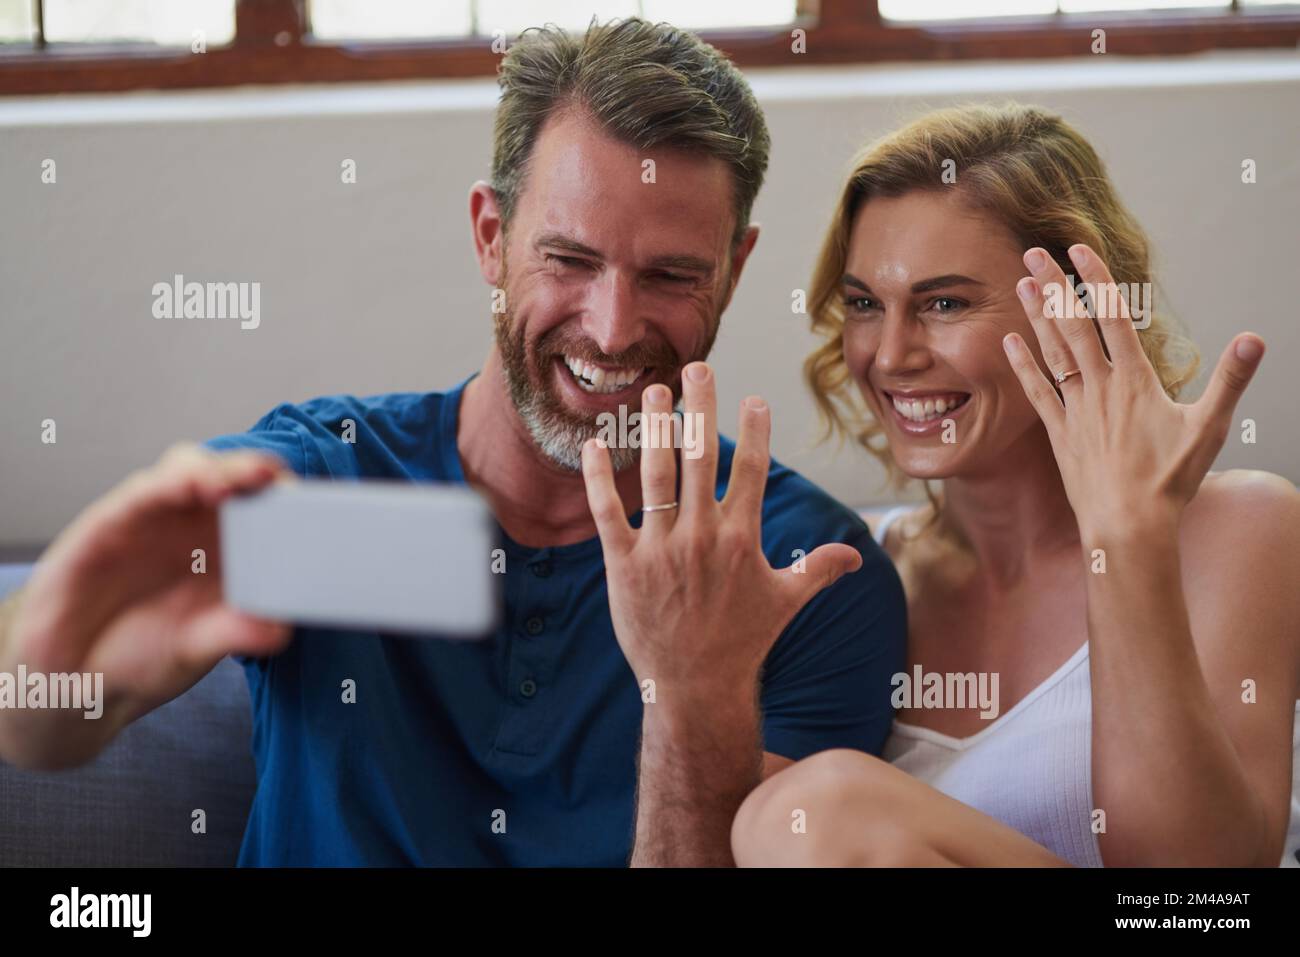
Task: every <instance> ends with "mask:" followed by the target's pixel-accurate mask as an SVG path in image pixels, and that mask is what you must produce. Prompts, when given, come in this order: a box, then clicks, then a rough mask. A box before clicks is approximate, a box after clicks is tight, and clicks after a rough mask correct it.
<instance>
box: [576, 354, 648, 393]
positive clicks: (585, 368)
mask: <svg viewBox="0 0 1300 957" xmlns="http://www.w3.org/2000/svg"><path fill="white" fill-rule="evenodd" d="M564 364H565V365H566V366H568V367H569V371H570V372H572V373H573V377H574V378H575V379H576V380H577V381H578V386H579V387H580V388H581V389H582V390H583V391H585V392H596V393H610V392H621V391H622V390H623V389H626V388H627V387H628V386H630V385H631V384H632V383H633V382H635V381H636V380H637V379H639V378H640V377H641V374H642V373H643V372H645V369H602V368H600V367H599V366H594V365H592V364H591V363H590V362H584V361H583V360H582V359H577V358H574V357H573V356H565V357H564Z"/></svg>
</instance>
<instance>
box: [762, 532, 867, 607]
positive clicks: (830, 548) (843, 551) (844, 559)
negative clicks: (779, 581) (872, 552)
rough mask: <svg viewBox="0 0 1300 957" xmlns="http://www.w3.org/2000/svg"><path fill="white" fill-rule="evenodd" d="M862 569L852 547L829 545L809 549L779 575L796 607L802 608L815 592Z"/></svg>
mask: <svg viewBox="0 0 1300 957" xmlns="http://www.w3.org/2000/svg"><path fill="white" fill-rule="evenodd" d="M861 567H862V555H861V553H860V552H859V551H858V550H857V549H856V548H854V547H853V546H852V545H845V544H844V543H843V542H831V543H830V544H827V545H820V546H818V547H817V548H815V549H813V550H812V552H811V553H809V554H808V555H807V556H805V557H804V558H801V559H799V560H797V561H795V563H794V564H793V565H791V566H790V567H789V568H783V569H782V570H781V572H780V574H781V576H782V578H783V579H784V584H785V587H786V588H787V589H788V590H789V592H790V594H791V596H792V599H793V601H794V603H795V606H796V607H797V608H802V607H803V606H804V605H806V604H808V602H810V601H811V600H812V599H813V596H815V595H816V594H817V593H818V592H820V591H821V590H822V589H824V588H829V587H830V586H831V585H834V584H835V583H836V582H837V581H839V580H840V579H841V578H843V577H844V576H845V575H848V574H851V573H853V572H856V571H857V570H858V569H859V568H861Z"/></svg>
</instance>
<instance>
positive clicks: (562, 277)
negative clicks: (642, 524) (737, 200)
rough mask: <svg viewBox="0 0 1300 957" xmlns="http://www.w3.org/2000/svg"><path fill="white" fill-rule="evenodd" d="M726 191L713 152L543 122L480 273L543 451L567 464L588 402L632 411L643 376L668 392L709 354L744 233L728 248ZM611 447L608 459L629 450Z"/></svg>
mask: <svg viewBox="0 0 1300 957" xmlns="http://www.w3.org/2000/svg"><path fill="white" fill-rule="evenodd" d="M647 161H653V166H650V165H649V164H648V163H647ZM651 171H652V173H653V179H652V181H647V180H651V175H650V172H651ZM732 197H733V181H732V172H731V170H730V168H729V167H728V166H727V164H726V163H724V162H723V161H722V160H720V159H717V158H714V157H706V156H702V155H698V154H693V153H688V152H684V151H681V150H674V149H662V148H656V149H650V150H644V151H642V150H638V149H636V148H635V147H633V146H631V145H629V144H627V143H624V142H620V141H618V140H616V139H613V138H612V137H610V136H609V135H608V134H607V133H606V132H604V131H603V130H602V129H601V128H600V127H599V126H597V125H596V124H595V123H593V122H592V121H591V120H590V119H589V118H587V117H586V116H585V115H583V114H581V113H578V112H576V111H572V110H568V111H562V112H558V113H557V114H555V115H553V116H552V117H551V118H550V119H549V120H548V121H547V122H546V124H545V125H544V126H543V128H542V131H541V133H540V135H539V136H538V138H537V142H536V144H535V146H534V149H533V153H532V156H531V158H530V161H529V167H528V172H527V174H526V176H525V178H524V182H523V187H522V189H521V191H520V194H519V196H518V198H517V201H516V204H515V208H514V213H513V215H512V217H511V219H510V222H509V224H508V226H507V228H506V232H505V245H504V256H503V261H502V262H501V263H500V265H499V273H498V274H497V275H496V276H495V277H493V276H491V275H487V272H486V271H485V275H487V278H488V280H489V281H490V282H494V283H495V284H496V285H497V286H498V287H499V288H501V289H502V290H504V292H505V308H504V311H502V312H500V313H498V314H497V315H496V341H497V347H498V349H499V351H500V353H501V357H502V363H503V366H504V368H505V372H506V378H507V380H508V386H509V389H510V394H511V398H512V400H513V402H514V404H515V407H516V409H517V410H518V412H519V415H520V418H521V419H522V421H523V422H524V424H525V426H526V427H527V429H528V431H529V433H530V434H531V435H532V437H533V439H534V441H535V442H536V443H537V445H538V447H539V448H540V449H541V450H542V451H543V453H544V454H545V455H546V456H547V457H548V458H549V459H550V460H551V461H553V462H555V463H556V464H558V465H561V466H562V467H564V468H568V469H572V470H575V471H577V470H580V468H581V449H582V444H583V442H585V441H586V440H587V439H589V438H591V437H593V436H595V435H596V434H597V433H598V432H599V425H598V421H597V417H598V416H599V415H600V414H601V413H604V412H609V413H613V414H614V415H615V416H617V415H618V412H619V407H620V406H626V407H627V412H628V414H631V413H632V412H635V411H637V410H639V408H640V404H641V392H642V390H643V389H645V387H646V386H648V385H650V384H651V383H654V382H662V383H664V384H666V385H667V386H669V388H671V389H672V390H673V394H674V396H679V395H680V394H681V392H680V390H681V378H680V377H681V369H682V367H683V366H685V365H686V364H687V363H689V362H693V361H695V360H697V359H703V358H705V357H706V356H707V355H708V353H709V350H710V348H711V347H712V345H713V341H714V338H715V337H716V336H717V332H718V321H719V318H720V316H721V314H722V311H723V309H725V308H726V305H727V303H728V301H729V300H730V298H731V293H732V291H733V290H734V288H735V283H736V280H737V279H738V278H739V275H740V270H741V267H742V266H743V264H744V260H745V258H746V256H747V255H748V253H749V250H750V249H751V248H752V247H753V243H754V240H755V239H756V238H757V229H756V228H754V227H751V228H750V229H749V230H748V231H747V232H746V234H745V238H744V239H743V240H742V241H741V243H740V244H739V245H738V246H737V247H735V249H734V252H733V245H732V236H733V233H734V225H735V212H734V206H733V202H732ZM612 452H613V455H614V464H615V467H616V468H626V467H628V466H630V465H631V464H633V463H635V462H636V459H637V456H636V451H635V450H632V449H616V450H612Z"/></svg>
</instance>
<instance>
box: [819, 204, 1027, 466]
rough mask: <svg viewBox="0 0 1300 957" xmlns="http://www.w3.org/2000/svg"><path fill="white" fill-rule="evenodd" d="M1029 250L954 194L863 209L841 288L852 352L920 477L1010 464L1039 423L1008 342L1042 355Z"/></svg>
mask: <svg viewBox="0 0 1300 957" xmlns="http://www.w3.org/2000/svg"><path fill="white" fill-rule="evenodd" d="M1023 252H1024V250H1022V249H1020V248H1019V246H1018V245H1017V243H1016V240H1015V237H1014V236H1012V234H1011V232H1010V231H1009V230H1008V229H1006V227H1004V226H1003V225H1001V224H1000V223H998V222H996V221H994V220H993V219H991V218H990V217H988V216H987V215H984V214H981V213H980V212H978V211H976V210H973V209H972V208H971V207H969V206H968V205H967V204H966V203H965V202H964V201H963V199H962V197H961V195H960V194H959V193H957V192H956V191H944V192H939V191H923V192H912V193H908V194H905V195H903V196H900V197H896V198H877V199H871V200H869V201H868V202H866V203H865V204H864V205H863V206H862V208H861V209H860V210H859V211H858V214H857V217H856V218H855V220H854V223H853V229H852V231H851V234H850V237H849V251H848V258H847V262H846V265H845V275H844V277H843V280H842V282H841V288H840V295H841V297H842V299H843V301H844V303H845V305H844V316H845V323H844V360H845V363H846V364H847V365H848V369H849V373H850V375H852V377H853V379H854V381H855V382H856V383H857V384H858V388H859V389H861V391H862V395H863V397H864V398H865V399H866V402H867V405H868V407H869V408H870V409H871V411H872V412H873V413H874V414H875V415H876V417H877V418H878V419H879V421H880V422H881V424H882V425H883V427H884V430H885V436H886V438H887V439H888V440H889V446H890V451H891V452H892V454H893V457H894V460H895V461H896V462H897V463H898V466H899V468H900V469H902V470H903V471H904V472H905V473H906V474H908V475H910V476H912V477H913V478H934V479H939V478H950V477H956V476H963V475H965V476H974V475H978V474H987V473H989V472H992V471H996V470H997V469H1000V468H1005V467H1006V464H1007V453H1008V451H1010V450H1012V449H1013V447H1014V446H1015V445H1016V444H1017V443H1018V442H1019V441H1020V440H1022V439H1023V438H1025V436H1026V434H1027V433H1028V432H1029V431H1030V430H1032V429H1036V428H1039V427H1040V425H1039V420H1038V416H1037V414H1036V413H1035V412H1034V410H1033V407H1032V406H1031V405H1030V404H1029V400H1028V399H1027V398H1026V397H1025V394H1024V391H1023V390H1022V389H1021V387H1020V384H1019V382H1018V381H1017V380H1016V376H1015V373H1014V372H1013V371H1012V369H1011V366H1010V364H1009V363H1008V362H1007V357H1006V353H1005V352H1004V351H1003V348H1002V337H1003V336H1005V335H1006V334H1007V333H1008V332H1018V333H1020V335H1021V336H1022V337H1023V338H1024V340H1025V341H1026V342H1027V343H1028V344H1029V346H1030V348H1031V349H1032V350H1033V351H1034V353H1035V355H1036V356H1039V352H1038V347H1037V340H1036V339H1035V337H1034V335H1033V329H1032V327H1031V326H1030V324H1029V320H1028V319H1027V318H1026V317H1025V313H1024V309H1023V308H1022V307H1021V305H1020V300H1019V299H1018V298H1017V297H1016V282H1017V280H1019V279H1020V278H1021V277H1023V276H1026V275H1028V270H1026V269H1025V266H1024V263H1023V262H1022V261H1021V256H1022V254H1023ZM1039 357H1040V363H1041V356H1039ZM945 438H947V439H948V440H949V441H945Z"/></svg>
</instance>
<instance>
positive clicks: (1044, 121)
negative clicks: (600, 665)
mask: <svg viewBox="0 0 1300 957" xmlns="http://www.w3.org/2000/svg"><path fill="white" fill-rule="evenodd" d="M945 159H953V160H955V161H956V170H957V183H956V185H944V184H942V183H941V181H940V177H939V172H940V171H941V169H942V168H943V166H942V164H943V161H944V160H945ZM1069 275H1073V276H1075V277H1078V279H1079V280H1081V281H1085V282H1088V283H1091V284H1094V288H1096V289H1098V290H1105V289H1106V288H1107V286H1106V284H1108V283H1119V284H1125V283H1139V284H1140V283H1145V282H1149V281H1150V277H1151V266H1150V257H1149V251H1148V244H1147V240H1146V237H1145V236H1144V235H1143V232H1142V230H1141V229H1140V227H1139V226H1138V224H1137V223H1136V222H1135V221H1134V219H1133V217H1132V216H1131V215H1130V214H1129V213H1128V212H1127V211H1126V210H1125V209H1124V207H1123V206H1122V205H1121V204H1120V202H1119V200H1118V198H1117V196H1116V193H1115V190H1114V187H1113V186H1112V185H1111V183H1110V181H1109V180H1108V178H1107V175H1106V172H1105V170H1104V168H1103V165H1102V163H1101V161H1100V160H1099V159H1098V157H1097V154H1096V153H1095V152H1094V150H1093V149H1092V148H1091V147H1090V146H1089V144H1088V143H1087V142H1086V141H1085V140H1084V139H1083V138H1082V137H1081V136H1080V135H1079V134H1078V133H1077V132H1076V131H1075V130H1073V129H1072V128H1071V127H1070V126H1068V125H1067V124H1066V123H1065V122H1063V121H1062V120H1061V119H1060V118H1058V117H1056V116H1053V115H1050V114H1048V113H1046V112H1044V111H1041V110H1037V109H1033V108H1027V107H1020V106H1008V107H1004V108H991V107H970V108H958V109H951V110H945V111H941V112H937V113H933V114H930V115H928V116H926V117H924V118H922V119H920V120H918V121H917V122H915V123H913V124H911V125H910V126H908V127H906V128H905V129H902V130H900V131H899V132H897V133H895V134H893V135H892V136H889V137H887V138H886V139H884V140H883V141H881V142H879V143H877V144H875V145H873V146H871V147H869V148H868V149H867V150H866V151H865V152H863V153H862V154H861V155H860V156H859V157H858V159H857V161H856V162H855V164H854V170H853V173H852V174H851V176H850V178H849V181H848V184H847V186H846V187H845V189H844V192H843V195H842V198H841V200H840V203H839V206H838V209H837V211H836V214H835V220H834V222H833V223H832V225H831V228H830V232H829V235H828V237H827V240H826V243H825V246H824V248H823V250H822V253H821V257H820V261H819V263H818V267H817V271H816V276H815V279H814V290H813V296H812V299H813V315H814V328H815V329H816V330H817V331H818V332H820V333H821V334H822V335H823V336H824V337H825V338H826V342H825V344H824V345H823V346H822V347H821V348H820V349H818V350H817V351H816V352H815V353H814V354H813V355H812V356H811V357H810V358H809V361H808V363H807V367H806V371H807V373H808V378H809V381H810V383H811V385H812V388H813V391H814V394H815V395H816V397H817V400H818V402H819V403H820V405H821V407H822V409H823V411H824V412H825V413H826V414H827V416H828V417H829V420H830V422H831V423H832V424H833V425H834V426H835V427H836V428H839V429H842V430H844V431H846V432H850V433H852V434H854V435H855V436H856V437H857V438H858V439H859V440H860V441H861V442H862V444H863V445H865V446H866V447H867V448H868V449H869V450H870V451H871V452H872V453H873V454H875V455H877V456H878V457H880V458H882V459H883V460H884V461H885V462H886V463H888V464H889V465H890V467H891V468H894V469H897V470H899V471H901V472H902V473H903V474H905V475H907V476H910V477H912V478H916V479H925V480H940V481H942V490H941V491H940V492H938V493H937V494H936V493H933V492H932V493H931V494H930V502H929V504H927V505H925V506H923V507H920V508H917V509H915V510H912V511H907V512H906V513H905V514H901V515H896V516H891V520H890V521H889V522H887V523H886V524H887V527H886V528H878V529H877V530H876V531H877V536H878V538H879V539H880V540H881V541H882V542H883V544H884V545H885V547H886V549H887V551H888V552H889V553H890V555H891V557H892V558H893V559H894V562H895V563H896V565H897V566H898V569H899V571H900V574H901V576H902V579H903V584H904V588H905V591H906V593H907V598H908V614H909V631H908V646H909V647H908V675H909V676H911V675H913V674H914V669H916V668H918V667H919V668H920V670H921V673H922V674H928V673H938V674H940V675H946V674H950V673H952V674H967V673H976V674H984V675H994V674H996V675H997V676H998V678H999V681H998V685H997V687H998V690H999V695H998V697H999V699H1000V700H999V702H998V708H997V715H996V717H992V718H990V717H982V716H981V714H980V711H979V709H978V708H972V707H969V706H968V707H966V708H964V709H954V708H952V707H948V708H943V707H923V706H921V707H918V706H917V705H919V704H921V703H922V702H918V701H917V700H915V699H909V700H908V701H907V703H908V704H910V705H912V707H909V708H905V709H904V710H901V711H900V712H899V713H898V714H897V720H896V722H895V726H894V732H893V734H892V735H891V737H890V740H889V742H888V743H887V745H886V750H885V755H884V757H885V759H886V760H880V759H877V758H874V757H871V756H869V755H865V754H861V753H857V752H853V751H827V752H822V753H820V754H817V755H814V756H812V757H810V758H807V759H805V760H803V761H800V762H798V763H796V764H794V765H793V766H791V767H789V768H787V769H785V770H783V771H781V772H780V773H778V774H776V775H775V776H773V777H772V778H770V779H768V780H767V781H766V782H765V783H763V784H762V785H761V786H759V787H758V788H757V789H756V790H755V791H754V792H753V793H752V794H751V795H750V796H749V798H748V799H747V800H746V801H745V802H744V804H743V805H742V807H741V809H740V812H739V813H738V815H737V817H736V820H735V824H734V827H733V831H732V843H733V851H734V853H735V857H736V860H737V863H739V864H742V865H746V864H753V865H784V864H792V865H878V864H889V865H920V866H945V865H958V866H963V865H965V866H999V865H1014V866H1039V865H1041V866H1059V865H1067V864H1071V865H1080V866H1087V865H1093V866H1096V865H1102V864H1105V865H1111V866H1113V865H1143V866H1161V865H1207V866H1232V867H1236V866H1276V865H1277V864H1278V862H1279V860H1282V861H1284V862H1286V863H1291V864H1294V861H1293V860H1291V858H1292V856H1293V855H1294V853H1295V844H1296V841H1295V837H1296V833H1295V829H1294V827H1293V828H1292V829H1291V836H1290V838H1288V836H1287V835H1288V817H1289V815H1290V813H1291V805H1292V802H1293V800H1294V799H1293V798H1292V796H1291V788H1292V777H1291V775H1292V768H1291V762H1292V748H1293V734H1294V733H1296V732H1298V731H1300V728H1294V727H1293V726H1294V725H1295V724H1296V717H1297V693H1298V691H1300V589H1298V588H1297V587H1296V586H1297V584H1298V583H1300V494H1298V493H1297V491H1296V489H1295V488H1294V486H1292V485H1291V483H1290V482H1288V481H1286V480H1285V479H1283V478H1280V477H1278V476H1276V475H1271V474H1268V473H1263V472H1245V471H1232V472H1225V473H1208V474H1207V470H1208V469H1209V467H1210V465H1211V463H1212V462H1213V460H1214V458H1215V456H1216V454H1217V453H1218V451H1219V450H1220V448H1221V447H1222V445H1223V443H1224V440H1225V437H1226V436H1227V435H1228V434H1229V432H1230V431H1235V430H1234V429H1233V411H1234V408H1235V406H1236V404H1237V401H1238V399H1239V398H1240V396H1241V394H1242V392H1243V391H1244V389H1245V388H1246V385H1247V383H1248V382H1249V381H1250V379H1251V376H1252V375H1253V374H1254V372H1255V370H1256V368H1257V366H1258V364H1259V362H1260V360H1261V358H1262V355H1263V350H1264V345H1263V343H1262V342H1261V341H1260V339H1259V338H1258V337H1256V336H1254V335H1251V334H1249V333H1245V334H1240V335H1237V336H1235V337H1233V339H1232V341H1231V342H1230V343H1228V345H1227V348H1226V349H1225V350H1224V352H1223V355H1222V358H1221V359H1220V360H1219V363H1218V365H1217V367H1216V368H1215V370H1214V373H1213V375H1212V377H1211V379H1210V381H1209V385H1208V386H1207V388H1206V390H1205V393H1204V395H1203V396H1202V397H1201V398H1200V399H1199V400H1198V401H1195V402H1192V403H1190V404H1185V403H1179V402H1177V401H1176V397H1177V395H1178V392H1179V389H1180V387H1181V386H1182V385H1183V384H1184V383H1185V382H1186V381H1187V380H1188V379H1189V378H1190V376H1191V374H1192V372H1193V371H1194V366H1195V359H1194V356H1189V355H1188V354H1187V352H1186V350H1185V349H1183V348H1181V346H1182V343H1181V342H1180V339H1179V337H1178V336H1177V335H1175V334H1174V332H1173V331H1172V330H1171V329H1170V327H1169V325H1168V323H1167V321H1166V319H1165V318H1164V317H1162V316H1160V315H1158V314H1157V315H1155V316H1154V317H1150V316H1148V317H1144V320H1143V321H1142V322H1138V323H1135V322H1134V321H1133V320H1132V317H1131V316H1130V315H1129V314H1128V313H1127V311H1126V310H1125V309H1124V308H1123V305H1122V303H1123V301H1122V300H1120V303H1119V306H1118V308H1114V309H1110V310H1108V309H1106V308H1104V307H1105V305H1106V300H1105V299H1104V298H1103V297H1102V296H1101V295H1098V296H1097V297H1096V298H1095V300H1093V305H1094V307H1095V312H1096V313H1097V314H1098V318H1097V319H1096V320H1094V319H1092V318H1090V317H1089V313H1088V312H1087V311H1086V310H1085V308H1084V304H1083V303H1079V302H1077V301H1072V293H1069V290H1070V289H1071V288H1072V287H1073V284H1070V286H1067V285H1066V283H1067V278H1066V277H1067V276H1069ZM1125 288H1129V287H1125ZM1132 288H1134V289H1138V288H1141V287H1140V286H1139V287H1132ZM1063 289H1065V290H1066V291H1067V294H1068V295H1069V296H1070V298H1064V297H1062V296H1061V295H1060V293H1061V291H1062V290H1063ZM1148 304H1149V303H1148ZM1148 318H1149V319H1150V322H1149V325H1147V322H1146V319H1148ZM1234 321H1236V317H1234ZM1142 326H1146V327H1145V328H1140V327H1142ZM945 430H946V431H947V435H946V436H945ZM945 438H946V439H947V440H945ZM927 489H928V486H927ZM947 704H949V705H951V702H947ZM986 710H991V709H986ZM794 809H801V810H802V811H803V812H804V815H805V820H806V822H807V825H806V833H794V829H792V827H791V820H792V813H793V811H794Z"/></svg>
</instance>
